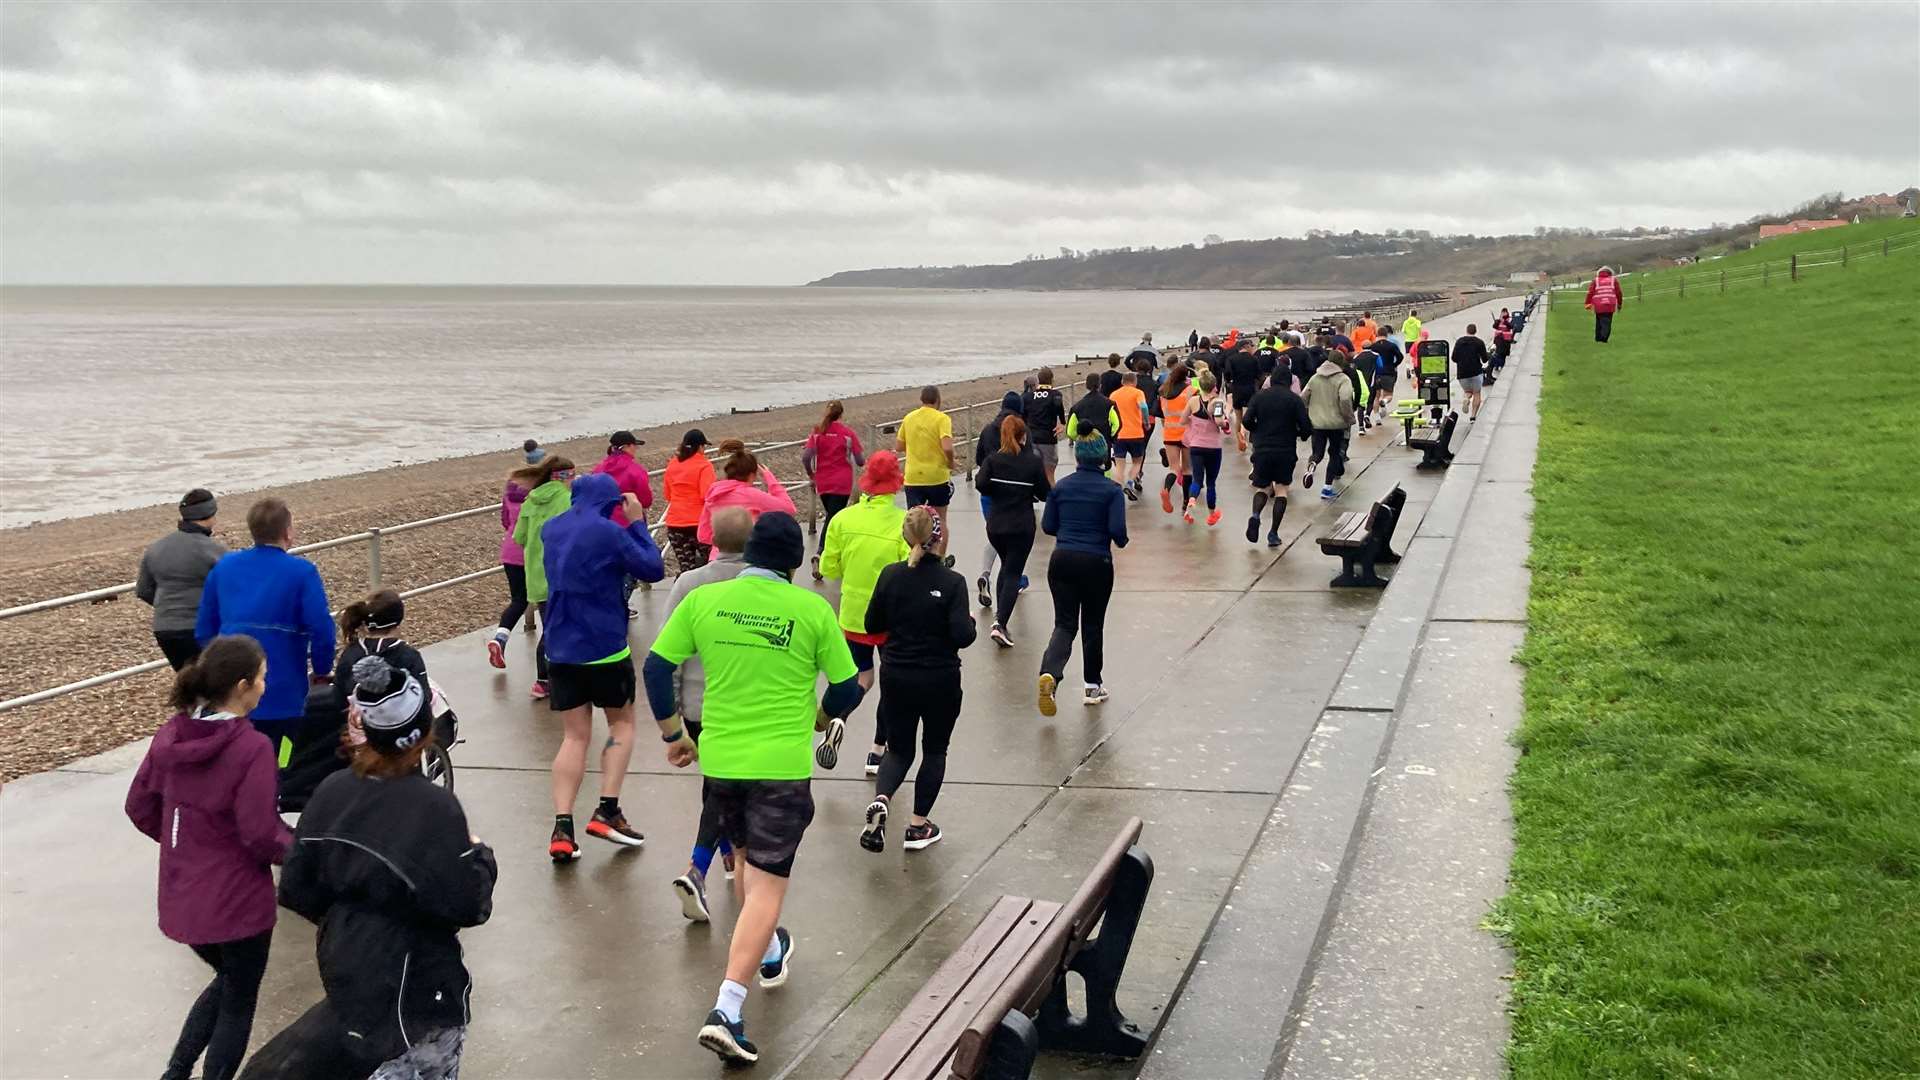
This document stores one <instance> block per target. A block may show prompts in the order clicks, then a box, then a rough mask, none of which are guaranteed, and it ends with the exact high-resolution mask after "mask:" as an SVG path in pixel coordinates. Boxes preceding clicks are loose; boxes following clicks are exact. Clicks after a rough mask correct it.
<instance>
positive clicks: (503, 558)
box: [500, 480, 527, 566]
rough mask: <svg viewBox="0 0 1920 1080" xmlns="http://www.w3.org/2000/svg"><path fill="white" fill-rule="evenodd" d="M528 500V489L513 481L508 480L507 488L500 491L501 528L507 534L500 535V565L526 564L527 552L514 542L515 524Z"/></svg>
mask: <svg viewBox="0 0 1920 1080" xmlns="http://www.w3.org/2000/svg"><path fill="white" fill-rule="evenodd" d="M526 502H527V489H526V488H523V487H521V486H520V485H519V484H516V483H514V482H513V481H511V480H509V481H507V487H506V490H504V491H502V492H501V493H500V528H501V529H503V530H504V531H505V535H503V536H501V537H500V565H502V566H525V565H527V553H526V552H524V551H521V550H520V545H519V544H516V543H514V542H513V526H514V524H515V523H516V522H518V521H519V520H520V508H521V507H522V506H525V505H526Z"/></svg>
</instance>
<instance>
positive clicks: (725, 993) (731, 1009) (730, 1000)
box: [713, 979, 747, 1024]
mask: <svg viewBox="0 0 1920 1080" xmlns="http://www.w3.org/2000/svg"><path fill="white" fill-rule="evenodd" d="M746 1005H747V988H746V985H745V984H744V983H737V982H734V981H733V980H732V979H728V980H727V981H725V982H723V983H721V984H720V996H719V997H718V998H716V999H715V1000H714V1003H713V1007H714V1008H716V1009H718V1010H720V1015H722V1016H724V1017H726V1018H727V1022H728V1023H730V1024H737V1023H739V1022H740V1010H741V1009H743V1008H745V1007H746Z"/></svg>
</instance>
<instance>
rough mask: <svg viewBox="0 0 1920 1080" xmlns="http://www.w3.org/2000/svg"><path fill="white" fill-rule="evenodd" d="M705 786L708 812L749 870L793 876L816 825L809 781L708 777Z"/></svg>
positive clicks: (721, 834)
mask: <svg viewBox="0 0 1920 1080" xmlns="http://www.w3.org/2000/svg"><path fill="white" fill-rule="evenodd" d="M703 787H704V790H705V798H706V804H705V809H706V812H707V814H708V815H710V816H711V817H712V818H713V819H714V821H715V822H717V823H718V824H719V827H720V836H721V837H722V838H723V839H725V840H726V841H727V842H728V843H730V844H732V845H733V850H735V851H739V852H743V853H745V855H746V857H747V865H748V866H751V867H753V868H754V869H756V870H759V871H761V872H763V873H768V874H772V875H773V876H774V877H782V878H783V877H789V876H791V875H792V874H793V857H794V855H795V854H796V853H797V852H798V851H799V850H800V838H801V837H802V836H804V835H806V831H807V825H808V824H810V823H811V822H812V821H813V789H812V787H811V784H810V781H806V780H721V779H717V778H714V777H708V778H707V780H706V782H705V784H704V785H703Z"/></svg>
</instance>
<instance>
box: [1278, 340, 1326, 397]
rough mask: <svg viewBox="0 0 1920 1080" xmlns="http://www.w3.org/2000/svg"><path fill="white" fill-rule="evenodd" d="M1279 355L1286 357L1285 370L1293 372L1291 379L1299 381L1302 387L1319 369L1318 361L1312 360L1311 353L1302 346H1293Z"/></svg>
mask: <svg viewBox="0 0 1920 1080" xmlns="http://www.w3.org/2000/svg"><path fill="white" fill-rule="evenodd" d="M1280 355H1281V356H1284V357H1286V360H1287V370H1288V371H1291V372H1293V377H1294V378H1295V379H1298V380H1300V385H1301V386H1302V387H1305V386H1306V385H1307V380H1308V379H1311V378H1313V373H1314V372H1315V371H1317V370H1318V369H1319V367H1320V361H1318V360H1315V359H1314V358H1313V351H1312V350H1310V349H1308V348H1307V347H1306V346H1304V345H1295V346H1294V347H1292V348H1291V349H1288V350H1287V351H1286V352H1283V353H1281V354H1280Z"/></svg>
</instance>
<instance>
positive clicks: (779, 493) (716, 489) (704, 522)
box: [699, 465, 800, 544]
mask: <svg viewBox="0 0 1920 1080" xmlns="http://www.w3.org/2000/svg"><path fill="white" fill-rule="evenodd" d="M760 479H761V480H762V481H763V482H765V484H766V485H767V490H765V491H762V490H760V489H759V488H757V487H754V486H753V485H752V484H749V483H747V482H746V481H745V480H716V481H714V482H713V486H712V487H710V488H708V489H707V504H706V505H705V506H703V507H701V508H700V532H699V537H700V542H701V543H703V544H711V543H713V512H714V511H715V510H718V509H720V508H721V507H723V506H744V507H746V508H747V512H748V513H750V514H752V515H753V516H754V517H756V518H757V517H759V516H760V515H761V514H764V513H766V512H767V511H769V510H784V511H786V512H787V513H789V514H792V515H793V516H795V517H799V516H800V511H799V510H798V509H797V508H795V506H794V505H793V500H792V499H791V498H789V497H788V496H787V489H786V488H784V487H782V486H780V481H778V480H776V479H774V477H773V470H771V469H769V468H767V467H766V466H764V465H762V466H761V467H760Z"/></svg>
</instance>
